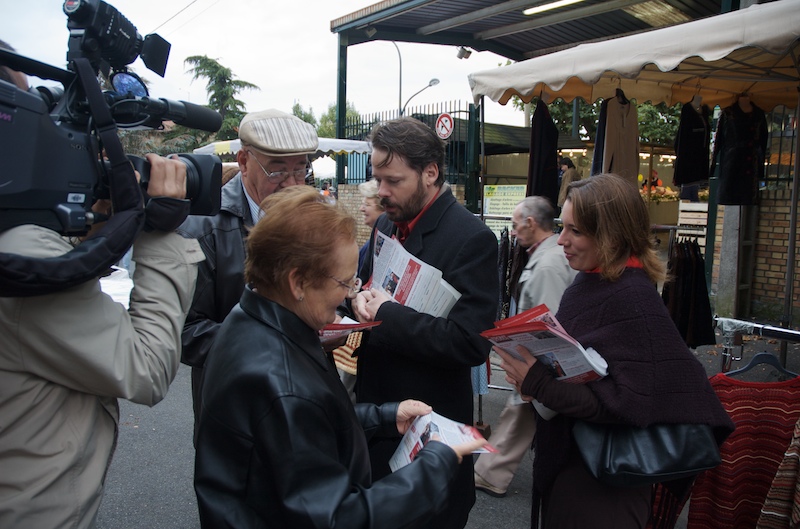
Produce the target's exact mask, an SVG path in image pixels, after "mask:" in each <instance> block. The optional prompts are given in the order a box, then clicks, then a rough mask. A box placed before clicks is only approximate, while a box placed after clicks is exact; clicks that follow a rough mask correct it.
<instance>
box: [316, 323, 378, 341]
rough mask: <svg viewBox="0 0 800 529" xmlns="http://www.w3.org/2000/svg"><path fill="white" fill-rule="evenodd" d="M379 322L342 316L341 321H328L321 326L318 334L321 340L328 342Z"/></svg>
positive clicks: (363, 329) (369, 327)
mask: <svg viewBox="0 0 800 529" xmlns="http://www.w3.org/2000/svg"><path fill="white" fill-rule="evenodd" d="M380 324H381V322H379V321H370V322H366V323H359V322H357V321H355V320H353V319H350V318H342V321H340V322H339V323H329V324H328V325H326V326H325V327H323V328H322V331H320V333H319V335H320V339H321V341H323V342H328V341H332V340H335V339H336V338H342V337H344V336H347V335H349V334H350V333H351V332H355V331H365V330H367V329H371V328H372V327H375V326H376V325H380Z"/></svg>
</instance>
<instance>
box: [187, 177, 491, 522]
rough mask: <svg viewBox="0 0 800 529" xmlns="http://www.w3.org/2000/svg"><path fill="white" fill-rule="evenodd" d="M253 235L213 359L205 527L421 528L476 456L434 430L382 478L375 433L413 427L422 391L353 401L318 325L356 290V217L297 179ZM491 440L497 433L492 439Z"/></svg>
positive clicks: (198, 482)
mask: <svg viewBox="0 0 800 529" xmlns="http://www.w3.org/2000/svg"><path fill="white" fill-rule="evenodd" d="M263 207H264V208H265V211H266V215H265V217H264V218H263V219H262V220H261V221H259V223H258V224H257V225H256V226H255V227H254V228H253V230H252V231H251V233H250V235H249V237H248V240H247V245H248V248H247V256H248V257H247V261H246V263H245V276H246V279H247V282H248V287H247V288H246V289H245V292H244V293H243V294H242V298H241V301H240V303H239V305H238V306H236V307H235V308H234V309H233V311H232V312H231V313H230V315H229V316H228V317H227V318H226V320H225V322H224V324H223V326H222V329H221V331H220V334H219V336H218V338H217V340H216V341H215V345H214V347H213V348H212V349H211V352H210V353H209V356H208V360H207V361H206V368H205V382H204V387H203V394H202V409H201V415H200V428H199V434H198V440H197V455H196V461H195V490H196V492H197V499H198V506H199V508H200V521H201V524H202V526H203V527H266V526H271V527H292V528H302V527H315V528H320V527H347V528H353V529H355V528H359V527H364V528H367V527H383V528H390V527H417V526H423V525H424V524H425V522H426V520H428V519H429V518H431V517H432V516H433V515H434V514H435V513H436V512H438V511H440V510H441V509H442V508H443V507H444V503H445V501H446V498H447V495H448V492H449V487H450V484H451V482H452V478H453V477H454V476H455V474H456V470H457V467H458V464H459V463H460V461H461V458H462V456H463V455H466V454H469V453H470V452H472V451H473V450H476V449H477V448H478V447H480V445H481V444H483V443H482V442H480V441H476V442H474V443H470V444H464V445H460V446H457V447H454V448H450V447H448V446H446V445H444V444H442V443H438V442H432V443H429V444H428V445H427V446H426V447H425V448H424V449H423V450H422V451H421V452H420V453H419V454H418V455H417V457H416V458H415V460H414V462H413V463H412V464H410V465H408V466H406V467H404V468H402V469H400V470H398V471H397V472H395V473H394V474H392V475H390V476H387V477H385V478H383V479H381V480H379V481H377V482H375V483H373V482H372V479H371V472H370V464H369V456H368V451H367V438H368V437H371V436H373V435H375V436H378V435H385V436H397V435H400V434H402V433H403V432H404V431H405V430H406V429H407V427H408V426H409V425H410V423H411V422H412V421H413V420H414V419H415V418H416V417H417V416H419V415H424V414H426V413H428V412H430V407H429V406H427V405H426V404H424V403H422V402H419V401H403V402H401V403H399V404H398V403H394V404H385V405H382V406H374V405H368V404H359V405H356V407H355V408H354V407H353V405H352V404H351V403H350V399H349V397H348V395H347V392H346V390H345V389H344V387H343V386H342V384H341V382H340V381H339V377H338V376H337V373H336V369H335V366H334V364H333V362H332V360H331V358H330V357H329V356H328V355H326V354H325V353H324V352H323V349H322V347H321V345H320V341H319V334H318V331H319V330H320V329H321V328H322V327H323V326H324V325H326V324H328V323H330V322H333V321H334V319H335V318H336V312H335V311H336V307H337V306H338V305H339V304H340V303H342V301H343V299H344V298H345V297H346V296H349V295H353V294H354V293H355V292H357V290H358V288H359V286H360V285H359V284H358V282H357V281H356V265H357V260H358V248H357V246H356V242H355V220H354V219H353V218H352V217H350V216H349V215H347V214H346V213H345V212H343V210H340V209H338V208H337V206H335V205H332V204H329V203H327V202H325V201H324V199H322V198H320V195H319V194H318V193H316V192H315V191H314V190H313V189H310V188H306V187H305V186H297V187H293V188H289V189H285V190H283V191H281V192H280V193H276V194H274V195H272V196H270V197H269V198H268V199H267V200H266V201H265V202H264V204H263ZM483 442H485V441H483Z"/></svg>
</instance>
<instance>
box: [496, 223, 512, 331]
mask: <svg viewBox="0 0 800 529" xmlns="http://www.w3.org/2000/svg"><path fill="white" fill-rule="evenodd" d="M510 262H511V241H510V239H509V235H508V228H503V231H501V232H500V244H499V245H498V246H497V276H498V280H499V281H500V299H499V300H498V301H499V303H498V304H497V319H498V320H502V319H504V318H507V317H508V302H509V300H510V299H511V292H510V290H509V284H508V275H509V274H508V273H509V265H510Z"/></svg>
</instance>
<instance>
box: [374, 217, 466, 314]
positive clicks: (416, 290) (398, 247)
mask: <svg viewBox="0 0 800 529" xmlns="http://www.w3.org/2000/svg"><path fill="white" fill-rule="evenodd" d="M375 237H376V239H375V251H374V255H373V259H372V281H371V282H370V284H369V285H367V286H368V287H371V288H377V289H383V290H385V291H386V292H387V293H388V294H389V295H390V296H391V297H392V299H393V300H394V301H396V302H398V303H400V304H401V305H404V306H406V307H409V308H412V309H414V310H416V311H417V312H422V313H425V314H430V315H431V316H436V317H445V316H447V314H449V313H450V309H452V308H453V305H455V304H456V301H458V298H460V297H461V293H460V292H459V291H458V290H456V289H455V288H453V286H452V285H450V283H448V282H447V281H445V280H444V279H443V278H442V271H441V270H439V269H438V268H436V267H433V266H431V265H429V264H427V263H425V262H424V261H421V260H419V259H417V258H416V257H414V256H413V255H411V254H410V253H408V252H407V251H406V249H405V248H403V245H402V244H400V242H399V241H398V240H397V239H394V238H392V237H389V236H387V235H385V234H383V233H381V232H380V231H377V230H376V231H375Z"/></svg>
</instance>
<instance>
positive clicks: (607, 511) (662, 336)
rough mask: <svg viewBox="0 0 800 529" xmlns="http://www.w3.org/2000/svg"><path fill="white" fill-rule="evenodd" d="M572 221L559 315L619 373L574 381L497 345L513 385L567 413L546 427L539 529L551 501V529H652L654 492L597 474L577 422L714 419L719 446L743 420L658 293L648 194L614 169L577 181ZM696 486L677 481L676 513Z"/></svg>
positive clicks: (537, 464) (537, 465) (567, 208)
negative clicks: (734, 417)
mask: <svg viewBox="0 0 800 529" xmlns="http://www.w3.org/2000/svg"><path fill="white" fill-rule="evenodd" d="M561 218H562V221H563V224H564V229H563V231H562V232H561V234H560V236H559V239H558V243H559V244H560V245H561V246H563V248H564V253H565V255H566V257H567V261H568V262H569V264H570V266H571V267H572V268H574V269H575V270H578V271H579V273H578V276H577V277H576V278H575V281H574V282H573V283H572V285H571V286H570V287H569V288H568V289H567V290H566V292H565V293H564V296H563V297H562V299H561V305H560V307H559V310H558V313H557V315H556V317H557V319H558V320H559V322H560V323H561V324H562V325H563V327H564V329H565V330H566V331H567V332H568V333H569V334H570V335H572V336H573V337H574V338H575V339H576V340H578V341H579V342H580V343H581V344H582V345H583V346H584V347H592V348H594V349H595V350H596V351H597V352H598V353H599V354H600V355H601V356H603V358H604V359H605V360H606V362H607V363H608V375H607V376H606V377H604V378H601V379H599V380H596V381H594V382H590V383H588V384H568V383H564V382H560V381H557V380H555V379H554V378H553V376H552V374H551V373H550V371H549V370H548V369H547V368H546V367H545V366H544V365H543V364H542V363H541V362H537V361H536V359H535V358H533V357H532V356H531V355H530V354H527V352H525V351H521V352H520V354H522V356H523V357H524V358H525V361H524V362H523V361H519V360H516V359H514V357H512V356H510V355H509V354H507V353H506V352H505V351H503V350H501V349H497V348H496V350H497V352H498V353H499V354H500V356H501V357H502V358H503V362H502V367H503V368H504V369H505V370H506V375H507V380H508V381H509V382H511V383H513V384H514V385H515V386H516V387H517V388H518V389H519V391H520V392H521V393H522V394H523V395H527V396H530V397H532V398H535V399H537V400H538V401H539V402H541V403H542V404H544V405H545V406H547V407H548V408H550V409H552V410H555V411H556V412H558V413H559V415H557V416H556V417H554V418H553V419H551V420H549V421H545V420H539V421H538V422H537V433H536V447H535V450H536V456H535V458H534V473H533V476H534V477H533V480H534V482H533V496H534V502H533V518H532V520H531V523H532V526H533V527H538V525H537V524H538V511H539V500H541V513H542V523H543V526H544V527H545V528H555V527H558V528H561V529H564V528H567V529H568V528H576V529H577V528H584V527H594V528H604V527H608V528H616V529H627V528H631V529H633V528H637V529H638V528H644V527H645V525H646V523H647V521H648V519H649V518H650V514H651V512H652V506H651V501H652V497H653V496H652V491H651V486H649V485H648V486H643V487H630V488H623V487H613V486H610V485H607V484H605V483H603V482H601V481H599V480H597V479H595V478H594V477H593V476H592V475H591V474H590V473H589V471H588V470H587V468H586V466H585V465H584V463H583V460H582V458H581V455H580V453H579V452H578V450H577V447H576V444H575V441H574V437H573V435H572V428H573V425H574V423H575V420H576V419H580V420H583V421H587V422H594V423H606V424H609V423H617V424H627V425H633V426H637V427H646V426H649V425H652V424H665V423H690V424H708V425H710V426H712V427H713V429H714V434H715V437H716V439H717V442H718V443H722V441H724V439H725V438H726V437H727V436H728V435H729V434H730V432H731V431H733V423H732V421H731V420H730V418H729V417H728V415H727V413H726V412H725V410H724V409H723V407H722V405H721V404H720V402H719V399H718V398H717V397H716V395H715V394H714V391H713V390H712V388H711V385H710V384H709V382H708V378H707V376H706V373H705V369H704V368H703V366H702V365H701V364H700V363H699V362H698V361H697V360H696V359H695V358H694V355H693V354H692V353H691V351H690V350H689V348H688V347H687V346H686V344H685V343H684V342H683V339H682V338H681V336H680V334H679V333H678V330H677V329H676V328H675V325H674V323H673V322H672V319H671V318H670V316H669V313H668V312H667V309H666V307H665V306H664V302H663V301H662V300H661V297H660V296H659V294H658V291H657V288H656V284H657V283H658V282H659V281H662V280H663V279H664V276H665V271H664V268H665V267H664V263H663V262H661V260H660V259H659V257H658V255H657V253H656V251H655V250H654V247H653V239H652V236H651V234H650V229H649V227H650V220H649V217H648V213H647V208H646V206H645V204H644V201H643V200H642V199H641V197H640V196H639V192H638V190H637V189H636V187H634V186H632V185H630V182H628V181H627V180H625V179H623V178H622V177H620V176H617V175H613V174H603V175H597V176H594V177H592V178H589V179H587V180H581V181H579V182H573V183H572V184H570V186H569V188H568V191H567V198H566V201H565V202H564V208H563V210H562V212H561ZM690 484H691V481H690V480H689V481H688V482H687V481H681V482H680V483H679V482H669V483H668V485H666V488H667V490H668V492H669V493H670V498H669V499H670V501H669V502H667V503H668V504H669V505H668V506H669V507H672V508H673V512H671V513H670V515H671V516H676V515H677V505H679V504H680V500H682V499H683V497H682V496H684V495H685V494H686V493H687V492H688V487H689V485H690Z"/></svg>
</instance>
